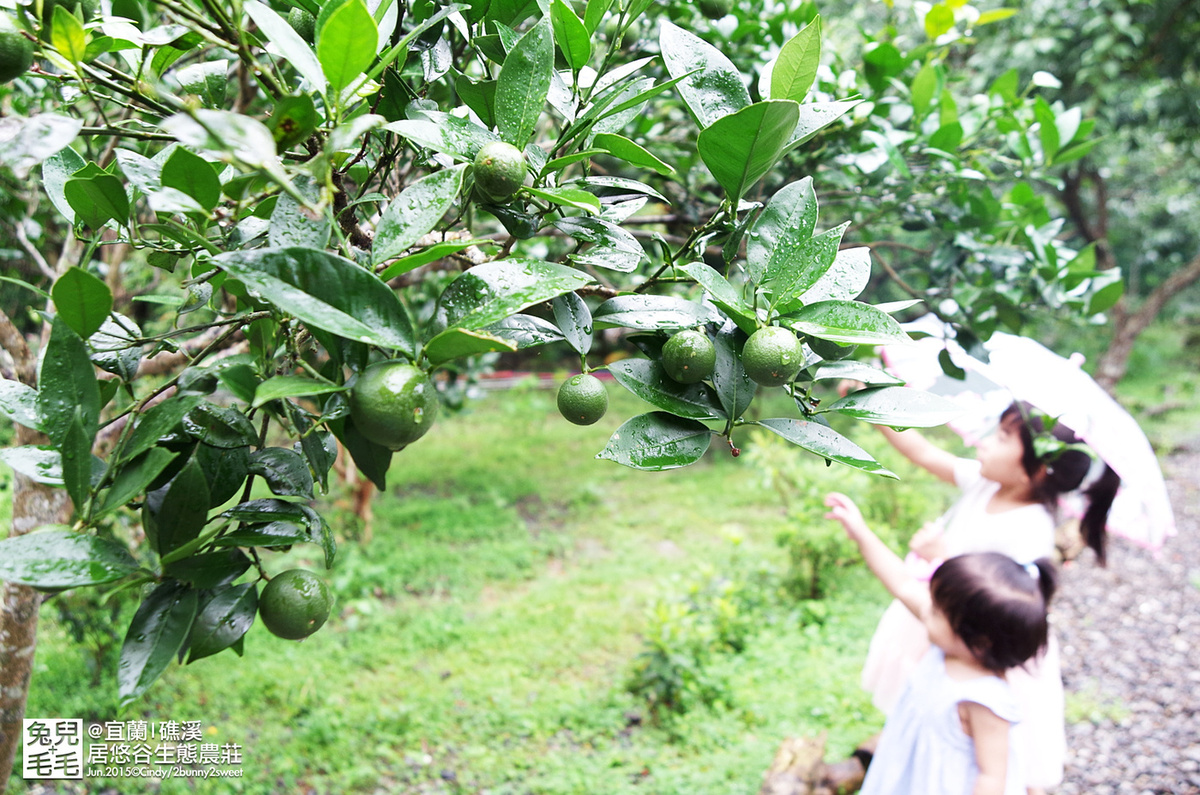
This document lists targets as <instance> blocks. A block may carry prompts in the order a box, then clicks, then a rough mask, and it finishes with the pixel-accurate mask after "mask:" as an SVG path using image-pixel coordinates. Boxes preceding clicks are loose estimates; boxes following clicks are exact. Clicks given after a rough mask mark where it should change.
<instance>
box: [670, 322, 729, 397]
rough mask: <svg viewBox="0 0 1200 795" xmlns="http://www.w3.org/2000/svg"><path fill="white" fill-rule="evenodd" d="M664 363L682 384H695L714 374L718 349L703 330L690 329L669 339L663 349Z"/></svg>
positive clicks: (671, 374) (674, 377)
mask: <svg viewBox="0 0 1200 795" xmlns="http://www.w3.org/2000/svg"><path fill="white" fill-rule="evenodd" d="M662 363H663V368H664V369H666V371H667V375H669V376H671V378H672V379H674V380H676V381H678V382H679V383H681V384H694V383H696V382H697V381H703V380H704V379H705V378H708V377H709V376H710V375H712V374H713V370H714V369H715V368H716V366H717V349H716V348H714V347H713V344H712V340H710V339H709V338H708V335H707V334H705V333H704V332H703V331H696V330H695V329H688V330H687V331H681V332H679V333H678V334H676V335H675V336H673V337H671V339H669V340H667V344H666V345H664V346H663V350H662Z"/></svg>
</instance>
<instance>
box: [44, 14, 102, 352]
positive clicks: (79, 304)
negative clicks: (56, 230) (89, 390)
mask: <svg viewBox="0 0 1200 795" xmlns="http://www.w3.org/2000/svg"><path fill="white" fill-rule="evenodd" d="M57 8H62V6H57ZM50 295H51V296H52V297H53V298H54V308H55V309H56V310H57V311H58V314H59V316H60V317H61V318H62V319H63V320H65V321H66V322H67V325H69V326H70V327H71V328H72V329H73V330H74V331H75V333H76V334H78V335H79V336H80V337H83V338H84V339H87V338H88V337H90V336H92V335H93V334H95V333H96V332H97V331H98V330H99V329H100V326H101V324H103V323H104V321H105V320H106V319H107V318H108V313H109V312H111V311H112V305H113V299H112V292H111V291H109V289H108V285H107V284H105V283H104V281H103V280H101V279H99V278H97V277H96V276H93V275H92V274H90V273H88V272H87V271H86V270H84V269H83V268H77V267H76V268H68V269H67V271H66V273H64V274H63V275H62V276H59V277H58V281H56V282H54V286H53V287H51V288H50Z"/></svg>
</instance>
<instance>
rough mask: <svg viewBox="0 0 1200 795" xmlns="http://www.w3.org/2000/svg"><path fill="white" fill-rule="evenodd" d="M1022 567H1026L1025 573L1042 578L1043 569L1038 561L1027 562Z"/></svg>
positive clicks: (1036, 578)
mask: <svg viewBox="0 0 1200 795" xmlns="http://www.w3.org/2000/svg"><path fill="white" fill-rule="evenodd" d="M1022 568H1024V569H1025V573H1026V574H1028V575H1029V576H1030V577H1032V578H1033V579H1035V580H1040V579H1041V578H1042V570H1041V569H1039V568H1038V565H1037V564H1036V563H1026V564H1025V565H1024V566H1023V567H1022Z"/></svg>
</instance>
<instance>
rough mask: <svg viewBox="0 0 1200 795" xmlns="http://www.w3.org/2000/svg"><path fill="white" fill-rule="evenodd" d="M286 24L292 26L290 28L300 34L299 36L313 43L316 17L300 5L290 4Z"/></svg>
mask: <svg viewBox="0 0 1200 795" xmlns="http://www.w3.org/2000/svg"><path fill="white" fill-rule="evenodd" d="M287 21H288V24H289V25H291V26H292V30H294V31H296V33H298V34H299V35H300V38H302V39H304V40H305V41H307V42H308V43H309V44H312V43H313V39H314V38H315V37H316V35H317V18H316V17H314V16H313V15H312V14H310V13H308V12H307V11H305V10H304V9H303V8H301V7H300V6H292V10H291V11H288V15H287Z"/></svg>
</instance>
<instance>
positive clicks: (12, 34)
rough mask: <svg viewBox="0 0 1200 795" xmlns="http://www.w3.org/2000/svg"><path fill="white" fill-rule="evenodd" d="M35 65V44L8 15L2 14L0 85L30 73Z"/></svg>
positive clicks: (0, 23) (0, 25)
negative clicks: (30, 68) (31, 67)
mask: <svg viewBox="0 0 1200 795" xmlns="http://www.w3.org/2000/svg"><path fill="white" fill-rule="evenodd" d="M32 65H33V42H32V41H30V40H29V39H27V38H26V37H25V36H24V35H23V34H22V33H21V31H20V30H18V29H17V26H16V23H15V22H13V20H12V17H10V16H8V14H0V83H7V82H8V81H9V80H12V79H13V78H16V77H20V76H21V75H23V74H25V73H26V72H27V71H29V67H30V66H32Z"/></svg>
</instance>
